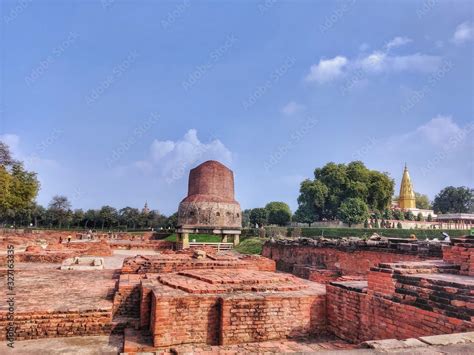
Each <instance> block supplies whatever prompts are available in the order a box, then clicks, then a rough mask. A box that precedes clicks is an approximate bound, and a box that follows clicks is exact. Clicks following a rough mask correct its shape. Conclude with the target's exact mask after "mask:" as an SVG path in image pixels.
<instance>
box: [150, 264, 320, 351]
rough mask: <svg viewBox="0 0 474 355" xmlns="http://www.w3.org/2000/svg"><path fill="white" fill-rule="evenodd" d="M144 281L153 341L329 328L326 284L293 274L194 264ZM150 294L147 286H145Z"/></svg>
mask: <svg viewBox="0 0 474 355" xmlns="http://www.w3.org/2000/svg"><path fill="white" fill-rule="evenodd" d="M147 281H148V282H147V283H145V282H143V285H144V286H143V287H144V288H146V289H147V290H151V318H150V332H151V333H152V336H153V343H154V346H157V347H160V346H171V345H176V344H185V343H204V344H211V345H212V344H238V343H243V342H254V341H265V340H271V339H283V338H287V337H300V336H308V335H316V334H318V333H322V332H324V331H325V326H326V314H325V312H326V300H325V291H324V287H322V286H320V285H318V284H316V283H310V282H308V281H302V280H301V281H300V280H298V279H296V278H294V277H292V276H289V275H280V274H275V273H269V272H260V271H248V270H195V271H188V272H181V273H178V274H166V275H159V276H158V279H156V280H154V279H149V280H147ZM144 294H146V292H144Z"/></svg>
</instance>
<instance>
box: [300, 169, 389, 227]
mask: <svg viewBox="0 0 474 355" xmlns="http://www.w3.org/2000/svg"><path fill="white" fill-rule="evenodd" d="M394 185H395V183H394V181H393V179H391V178H390V177H389V175H388V174H387V173H382V172H379V171H376V170H370V169H368V168H367V167H366V166H365V165H364V163H362V162H361V161H353V162H351V163H349V164H347V165H346V164H336V163H332V162H331V163H328V164H326V165H325V166H323V167H322V168H317V169H315V171H314V179H313V180H310V179H307V180H304V181H303V182H302V183H301V186H300V195H299V197H298V209H297V211H296V212H295V216H294V218H295V220H296V221H298V222H304V223H311V222H313V221H318V220H322V219H328V220H331V219H336V218H337V217H338V212H339V209H340V207H341V205H342V203H343V202H344V201H345V200H346V199H349V198H356V199H360V200H361V201H362V202H364V203H365V204H366V205H367V206H368V208H370V209H371V210H379V211H383V210H385V209H386V208H387V207H388V206H389V205H390V202H391V199H392V196H393V191H394Z"/></svg>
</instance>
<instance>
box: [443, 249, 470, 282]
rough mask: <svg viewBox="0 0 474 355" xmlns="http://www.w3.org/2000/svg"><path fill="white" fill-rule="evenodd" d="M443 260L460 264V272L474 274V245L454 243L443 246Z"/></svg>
mask: <svg viewBox="0 0 474 355" xmlns="http://www.w3.org/2000/svg"><path fill="white" fill-rule="evenodd" d="M443 260H444V261H446V262H448V263H453V264H458V265H460V267H461V269H460V274H461V275H469V276H474V245H473V244H455V245H453V246H451V245H449V246H447V245H445V246H443Z"/></svg>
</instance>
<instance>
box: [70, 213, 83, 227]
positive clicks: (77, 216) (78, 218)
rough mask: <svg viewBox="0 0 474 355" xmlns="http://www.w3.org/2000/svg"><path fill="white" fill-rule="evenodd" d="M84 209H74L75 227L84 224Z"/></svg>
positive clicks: (73, 219)
mask: <svg viewBox="0 0 474 355" xmlns="http://www.w3.org/2000/svg"><path fill="white" fill-rule="evenodd" d="M84 216H85V214H84V211H83V210H81V209H76V210H74V212H73V213H72V221H71V223H72V225H73V226H74V227H80V226H81V225H82V222H83V221H84Z"/></svg>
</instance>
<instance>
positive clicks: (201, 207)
mask: <svg viewBox="0 0 474 355" xmlns="http://www.w3.org/2000/svg"><path fill="white" fill-rule="evenodd" d="M241 226H242V213H241V211H240V205H239V203H238V202H237V201H236V200H235V198H234V173H233V172H232V170H230V169H229V168H227V167H226V166H224V165H223V164H221V163H219V162H217V161H214V160H208V161H206V162H204V163H202V164H201V165H199V166H197V167H196V168H194V169H192V170H191V171H190V173H189V182H188V196H187V197H186V198H185V199H184V200H182V201H181V203H180V204H179V209H178V227H179V228H180V229H190V230H196V229H198V230H212V231H213V233H214V234H234V233H227V232H229V230H240V229H241ZM225 230H227V232H226V231H225Z"/></svg>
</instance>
